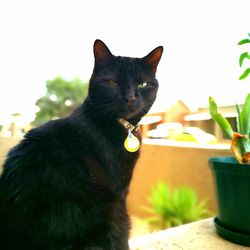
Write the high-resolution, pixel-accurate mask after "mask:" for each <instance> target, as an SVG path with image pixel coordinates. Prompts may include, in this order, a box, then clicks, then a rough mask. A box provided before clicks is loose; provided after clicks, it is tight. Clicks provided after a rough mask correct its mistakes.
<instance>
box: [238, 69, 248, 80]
mask: <svg viewBox="0 0 250 250" xmlns="http://www.w3.org/2000/svg"><path fill="white" fill-rule="evenodd" d="M249 73H250V68H247V69H246V70H245V71H244V72H243V74H242V75H241V76H240V78H239V80H243V79H245V78H246V77H247V76H248V75H249Z"/></svg>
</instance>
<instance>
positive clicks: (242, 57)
mask: <svg viewBox="0 0 250 250" xmlns="http://www.w3.org/2000/svg"><path fill="white" fill-rule="evenodd" d="M248 37H250V33H248ZM249 43H250V39H249V38H245V39H243V40H241V41H239V42H238V45H245V44H248V46H249ZM247 60H248V61H249V60H250V53H249V51H246V52H243V53H241V55H240V58H239V64H240V67H242V65H243V62H244V61H247ZM249 74H250V68H249V67H248V68H246V69H245V70H244V72H243V73H242V74H241V76H240V78H239V79H240V80H243V79H245V78H246V77H248V76H249Z"/></svg>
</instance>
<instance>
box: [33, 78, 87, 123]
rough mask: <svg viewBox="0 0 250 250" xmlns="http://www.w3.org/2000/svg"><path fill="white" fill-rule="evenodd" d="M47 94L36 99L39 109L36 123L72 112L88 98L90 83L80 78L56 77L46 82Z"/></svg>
mask: <svg viewBox="0 0 250 250" xmlns="http://www.w3.org/2000/svg"><path fill="white" fill-rule="evenodd" d="M46 88H47V92H46V95H45V96H43V97H41V98H39V99H38V100H37V101H36V106H38V107H39V109H40V110H39V111H38V112H37V113H36V118H35V120H34V121H33V124H34V125H39V124H42V123H44V122H46V121H49V120H51V119H56V118H61V117H65V116H67V115H69V114H71V113H72V112H73V111H74V110H75V109H76V108H77V107H78V106H79V105H80V104H81V103H82V102H83V100H84V99H85V98H86V96H87V92H88V83H87V82H83V81H82V80H81V79H79V78H75V79H74V80H71V81H68V80H65V79H63V78H62V77H59V76H58V77H56V78H54V79H53V80H48V81H47V82H46Z"/></svg>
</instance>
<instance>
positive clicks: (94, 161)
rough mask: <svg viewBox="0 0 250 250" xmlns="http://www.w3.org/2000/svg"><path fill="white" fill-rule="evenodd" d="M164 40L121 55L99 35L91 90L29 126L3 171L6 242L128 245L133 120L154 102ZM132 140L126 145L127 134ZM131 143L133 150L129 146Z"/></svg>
mask: <svg viewBox="0 0 250 250" xmlns="http://www.w3.org/2000/svg"><path fill="white" fill-rule="evenodd" d="M162 52H163V47H157V48H156V49H154V50H153V51H152V52H151V53H149V54H148V55H147V56H145V57H143V58H130V57H120V56H118V57H116V56H114V55H112V54H111V52H110V51H109V49H108V48H107V46H106V45H105V44H104V43H103V42H102V41H100V40H96V41H95V43H94V56H95V66H94V70H93V74H92V77H91V79H90V85H89V93H88V97H87V98H86V100H85V101H84V103H83V104H82V105H81V106H80V107H79V108H78V109H77V110H76V111H75V112H74V113H73V114H72V115H71V116H69V117H66V118H62V119H58V120H53V121H50V122H48V123H46V124H44V125H42V126H40V127H38V128H35V129H32V130H31V131H30V132H28V133H27V134H26V135H25V137H24V139H23V140H22V141H21V142H20V143H19V144H18V145H17V146H16V147H15V148H13V149H12V150H11V151H10V152H9V154H8V156H7V160H6V162H5V164H4V166H3V174H2V176H1V178H0V249H1V250H14V249H15V250H83V249H85V250H87V249H89V250H91V249H93V250H94V249H96V250H98V249H99V250H127V249H128V233H129V219H128V215H127V211H126V195H127V193H128V186H129V183H130V180H131V177H132V172H133V168H134V165H135V163H136V160H137V158H138V156H139V150H138V151H136V149H137V148H138V141H136V138H135V137H137V138H139V140H140V132H139V131H138V130H137V129H136V127H134V126H136V124H137V123H138V122H139V121H140V119H141V118H142V116H144V115H145V114H146V113H147V112H148V110H149V108H150V107H151V105H152V104H153V102H154V100H155V97H156V93H157V89H158V82H157V80H156V78H155V72H156V68H157V65H158V62H159V60H160V58H161V55H162ZM129 131H132V134H131V133H130V135H129V139H135V142H134V143H135V144H134V145H132V146H131V145H127V149H126V148H125V147H124V141H125V139H126V138H127V137H128V133H129ZM129 151H132V152H129Z"/></svg>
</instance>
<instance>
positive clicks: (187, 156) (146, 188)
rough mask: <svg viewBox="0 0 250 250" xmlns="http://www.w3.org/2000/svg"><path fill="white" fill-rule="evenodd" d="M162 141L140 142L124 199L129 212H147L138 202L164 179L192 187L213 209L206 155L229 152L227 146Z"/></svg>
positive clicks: (226, 153)
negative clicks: (137, 157)
mask: <svg viewBox="0 0 250 250" xmlns="http://www.w3.org/2000/svg"><path fill="white" fill-rule="evenodd" d="M149 141H150V140H148V142H149ZM162 144H163V145H156V144H150V143H147V144H146V143H144V144H143V145H142V154H141V157H140V159H139V161H138V162H137V165H136V168H135V171H134V175H133V179H132V182H131V185H130V193H129V196H128V200H127V204H128V209H129V212H130V214H133V215H136V216H139V217H145V216H146V215H147V213H146V212H145V211H144V210H143V209H142V205H148V204H149V203H148V196H149V194H150V191H151V190H152V187H153V186H154V185H155V184H156V183H157V181H164V182H166V183H168V184H169V185H170V186H171V187H180V186H187V187H192V188H193V189H195V191H196V192H197V194H198V197H199V198H206V199H208V205H209V208H210V209H211V210H212V211H216V204H215V197H214V189H213V183H212V176H211V173H210V169H209V167H208V158H209V157H215V156H225V155H229V154H230V150H229V145H200V146H199V144H198V145H197V144H194V143H172V144H171V143H165V144H164V143H162ZM195 146H196V148H195Z"/></svg>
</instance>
